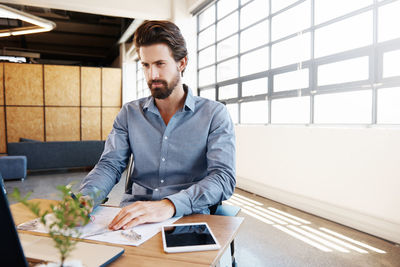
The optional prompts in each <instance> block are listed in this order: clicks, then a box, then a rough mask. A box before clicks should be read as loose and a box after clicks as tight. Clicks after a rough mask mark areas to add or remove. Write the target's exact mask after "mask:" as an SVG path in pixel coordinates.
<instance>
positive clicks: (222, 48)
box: [217, 35, 238, 61]
mask: <svg viewBox="0 0 400 267" xmlns="http://www.w3.org/2000/svg"><path fill="white" fill-rule="evenodd" d="M237 54H238V36H237V35H234V36H232V37H229V38H228V39H226V40H223V41H222V42H220V43H218V45H217V60H218V61H219V60H222V59H225V58H228V57H231V56H234V55H237Z"/></svg>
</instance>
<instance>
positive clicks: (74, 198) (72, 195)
mask: <svg viewBox="0 0 400 267" xmlns="http://www.w3.org/2000/svg"><path fill="white" fill-rule="evenodd" d="M69 195H70V196H71V198H72V199H73V200H76V201H78V202H79V200H78V198H77V197H76V195H75V194H74V193H73V192H72V191H71V192H70V194H69ZM79 207H80V208H82V209H83V208H84V207H85V206H83V204H82V203H80V202H79ZM88 217H89V219H90V220H91V221H93V218H92V216H90V214H88Z"/></svg>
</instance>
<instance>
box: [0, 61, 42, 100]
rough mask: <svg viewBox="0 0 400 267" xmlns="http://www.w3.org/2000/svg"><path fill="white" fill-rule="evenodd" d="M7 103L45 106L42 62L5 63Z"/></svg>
mask: <svg viewBox="0 0 400 267" xmlns="http://www.w3.org/2000/svg"><path fill="white" fill-rule="evenodd" d="M4 77H5V89H6V90H5V91H6V96H5V97H6V104H7V105H18V106H23V105H28V106H29V105H33V106H43V67H42V65H41V64H18V63H5V64H4Z"/></svg>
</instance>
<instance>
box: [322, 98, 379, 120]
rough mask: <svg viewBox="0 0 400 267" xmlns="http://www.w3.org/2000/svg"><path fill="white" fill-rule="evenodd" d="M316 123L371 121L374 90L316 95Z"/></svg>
mask: <svg viewBox="0 0 400 267" xmlns="http://www.w3.org/2000/svg"><path fill="white" fill-rule="evenodd" d="M314 112H315V114H314V122H315V123H367V124H369V123H371V112H372V91H371V90H368V91H355V92H346V93H336V94H325V95H316V96H314Z"/></svg>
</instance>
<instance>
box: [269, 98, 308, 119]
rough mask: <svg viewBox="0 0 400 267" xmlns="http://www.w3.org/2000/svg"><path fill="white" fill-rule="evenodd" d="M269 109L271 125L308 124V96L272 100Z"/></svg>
mask: <svg viewBox="0 0 400 267" xmlns="http://www.w3.org/2000/svg"><path fill="white" fill-rule="evenodd" d="M271 108H272V109H271V122H272V123H301V124H306V123H309V122H310V97H309V96H303V97H291V98H280V99H274V100H272V103H271Z"/></svg>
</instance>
